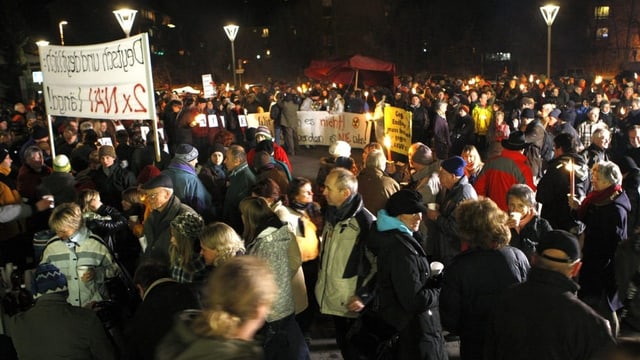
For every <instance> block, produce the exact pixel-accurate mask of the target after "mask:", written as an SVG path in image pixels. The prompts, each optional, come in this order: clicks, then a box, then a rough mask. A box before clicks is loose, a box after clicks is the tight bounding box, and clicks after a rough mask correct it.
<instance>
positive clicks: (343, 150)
mask: <svg viewBox="0 0 640 360" xmlns="http://www.w3.org/2000/svg"><path fill="white" fill-rule="evenodd" d="M329 155H331V156H333V157H338V156H344V157H349V156H351V145H349V143H348V142H346V141H342V140H338V141H336V142H334V143H333V144H331V145H330V146H329Z"/></svg>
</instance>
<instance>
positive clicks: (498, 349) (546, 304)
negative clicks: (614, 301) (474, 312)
mask: <svg viewBox="0 0 640 360" xmlns="http://www.w3.org/2000/svg"><path fill="white" fill-rule="evenodd" d="M577 290H578V286H577V284H576V283H574V282H573V281H572V280H571V279H569V278H567V277H566V276H565V275H563V274H561V273H558V272H555V271H551V270H544V269H541V268H533V269H532V270H531V272H529V275H528V278H527V281H526V282H525V283H523V284H518V285H516V286H514V287H512V288H510V289H507V290H505V292H504V294H503V295H502V296H501V297H500V300H499V301H497V303H496V304H495V308H494V311H493V312H492V315H491V318H490V320H489V326H488V328H487V332H486V337H485V338H486V344H485V353H484V354H485V357H484V358H485V359H492V360H507V359H509V360H538V359H546V360H566V359H592V358H594V355H596V354H597V353H598V352H600V351H602V350H603V349H606V348H607V347H608V346H610V345H613V338H612V336H611V330H610V327H609V324H608V322H607V321H606V320H605V319H603V318H602V317H601V316H600V315H598V314H597V313H596V312H595V311H594V310H593V309H591V308H590V307H589V306H587V305H586V304H584V303H583V302H582V301H580V300H578V298H577V297H576V291H577ZM523 324H526V326H523Z"/></svg>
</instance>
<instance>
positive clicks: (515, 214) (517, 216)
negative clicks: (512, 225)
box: [509, 211, 522, 225]
mask: <svg viewBox="0 0 640 360" xmlns="http://www.w3.org/2000/svg"><path fill="white" fill-rule="evenodd" d="M509 217H510V218H511V219H513V220H515V222H516V225H520V219H522V214H520V213H519V212H515V211H514V212H512V213H509Z"/></svg>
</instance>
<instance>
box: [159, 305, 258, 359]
mask: <svg viewBox="0 0 640 360" xmlns="http://www.w3.org/2000/svg"><path fill="white" fill-rule="evenodd" d="M196 316H202V315H201V314H200V313H199V312H194V311H189V312H185V313H182V314H180V316H179V317H178V318H177V319H176V322H175V325H174V327H173V329H172V330H171V332H169V334H167V336H166V337H165V338H164V339H163V340H162V342H161V343H160V344H159V345H158V348H157V350H156V357H155V358H156V359H157V360H195V359H203V360H204V359H209V360H255V359H262V358H263V357H262V349H261V347H260V345H258V343H256V342H253V341H246V340H239V339H221V338H212V337H204V336H202V335H198V334H195V333H194V332H193V330H192V328H191V326H192V323H193V319H194V318H195V317H196Z"/></svg>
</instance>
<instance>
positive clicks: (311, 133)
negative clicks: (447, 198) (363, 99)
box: [247, 111, 411, 149]
mask: <svg viewBox="0 0 640 360" xmlns="http://www.w3.org/2000/svg"><path fill="white" fill-rule="evenodd" d="M247 123H248V126H249V127H258V126H267V127H268V128H269V129H270V130H271V133H272V134H273V120H271V119H270V118H269V113H268V112H266V113H261V114H248V115H247ZM372 124H373V123H372V122H371V121H367V119H366V118H365V115H364V114H354V113H340V114H331V113H328V112H326V111H298V143H299V144H300V145H327V146H328V145H331V144H332V143H334V142H336V141H337V140H343V141H346V142H348V143H349V144H351V147H352V148H357V149H362V148H363V147H364V146H365V145H366V144H368V143H369V141H370V140H369V136H370V134H371V126H372ZM409 139H411V137H409Z"/></svg>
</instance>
